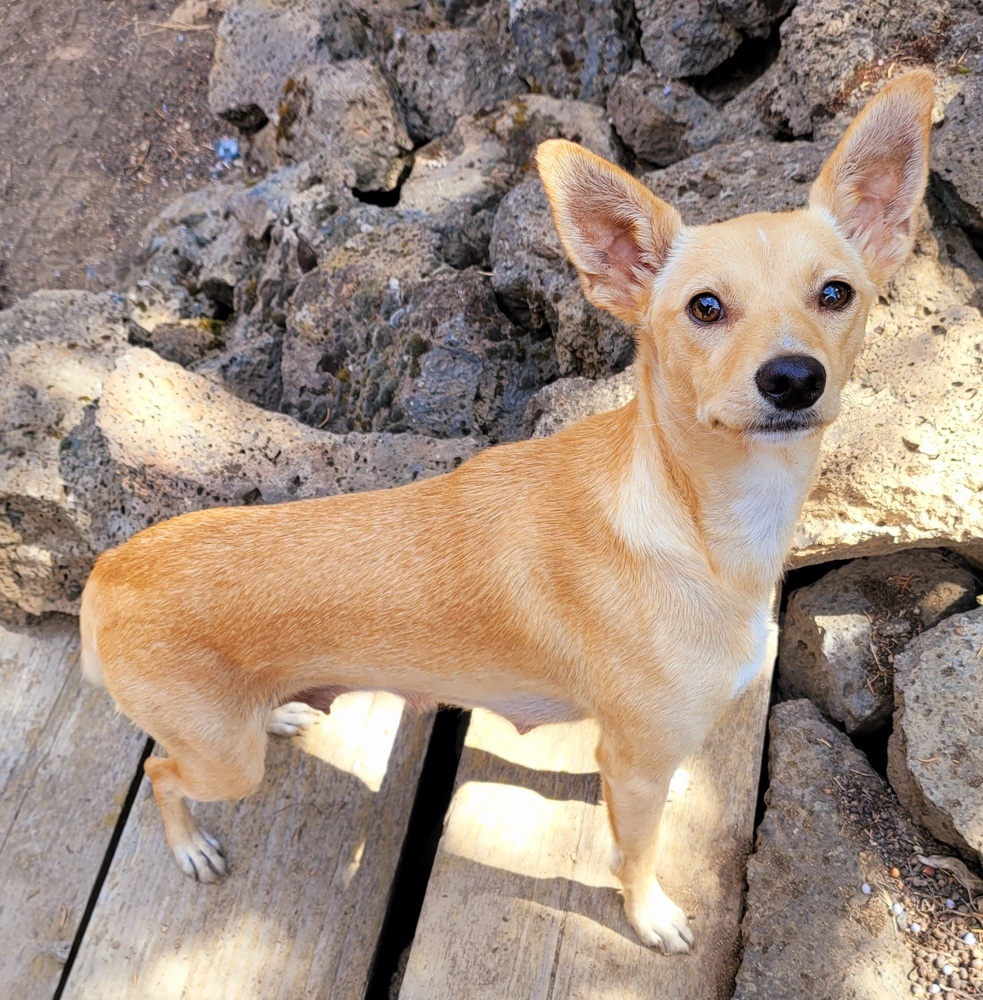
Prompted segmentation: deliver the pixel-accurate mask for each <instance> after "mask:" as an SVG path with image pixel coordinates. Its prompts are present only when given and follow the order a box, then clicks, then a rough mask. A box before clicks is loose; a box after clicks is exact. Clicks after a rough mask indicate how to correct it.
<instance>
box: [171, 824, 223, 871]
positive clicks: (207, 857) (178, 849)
mask: <svg viewBox="0 0 983 1000" xmlns="http://www.w3.org/2000/svg"><path fill="white" fill-rule="evenodd" d="M172 849H173V851H174V857H175V859H176V861H177V863H178V867H179V868H180V869H181V871H183V872H184V874H185V875H188V876H190V877H191V878H193V879H195V880H196V881H198V882H220V881H221V880H222V878H223V877H224V876H225V873H226V872H227V871H228V868H227V866H226V862H225V855H224V854H223V853H222V848H221V847H219V844H218V841H217V840H216V839H215V838H214V837H212V836H211V835H210V834H207V833H205V831H204V830H199V829H197V827H196V828H195V830H194V832H193V833H192V834H191V836H190V837H189V838H188V839H187V840H184V841H182V842H181V843H180V844H175V845H174V847H173V848H172Z"/></svg>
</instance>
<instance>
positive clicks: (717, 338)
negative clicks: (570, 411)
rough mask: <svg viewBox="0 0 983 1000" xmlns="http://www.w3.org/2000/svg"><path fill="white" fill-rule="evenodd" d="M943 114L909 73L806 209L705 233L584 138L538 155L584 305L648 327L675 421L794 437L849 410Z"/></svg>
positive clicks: (836, 159)
mask: <svg viewBox="0 0 983 1000" xmlns="http://www.w3.org/2000/svg"><path fill="white" fill-rule="evenodd" d="M931 107H932V76H931V74H930V73H929V72H927V71H924V70H921V71H916V72H913V73H909V74H907V75H905V76H903V77H901V78H899V79H898V80H896V81H894V82H893V83H890V84H888V85H887V86H886V87H885V88H884V89H883V90H882V91H881V92H880V94H879V95H878V96H877V97H876V98H874V100H872V101H871V102H870V103H869V104H868V105H867V107H866V108H864V110H863V112H862V113H861V114H860V115H859V116H858V117H857V119H856V120H855V121H854V122H853V124H852V125H851V126H850V128H849V129H848V130H847V133H846V135H845V136H844V137H843V139H842V140H841V142H840V143H839V145H838V146H837V147H836V149H835V150H834V152H833V154H832V156H831V157H830V158H829V160H828V161H827V162H826V164H825V166H824V167H823V170H822V172H821V173H820V175H819V177H818V178H817V180H816V181H815V183H814V184H813V186H812V190H811V194H810V198H809V205H808V207H807V208H804V209H800V210H798V211H794V212H783V213H775V214H757V215H746V216H741V217H739V218H736V219H732V220H730V221H727V222H721V223H716V224H714V225H708V226H695V227H687V226H685V225H684V224H683V222H682V220H681V219H680V217H679V214H678V213H677V212H676V210H675V209H674V208H672V207H671V206H670V205H668V204H666V203H665V202H664V201H661V200H660V199H659V198H657V197H655V196H654V195H653V194H652V193H651V192H649V191H648V190H647V189H646V188H645V187H643V186H642V185H641V184H640V183H639V182H638V181H636V180H634V179H633V178H632V177H630V176H629V175H628V174H626V173H625V172H624V171H622V170H620V169H618V168H617V167H615V166H613V165H612V164H610V163H608V162H607V161H605V160H602V159H601V158H600V157H597V156H594V155H593V154H592V153H589V152H587V151H586V150H584V149H582V148H581V147H579V146H576V145H574V144H573V143H570V142H566V141H564V140H550V141H549V142H545V143H543V144H542V145H541V146H540V147H539V151H538V153H537V160H538V164H539V170H540V174H541V176H542V179H543V183H544V185H545V187H546V193H547V195H548V197H549V200H550V204H551V206H552V209H553V217H554V220H555V223H556V228H557V231H558V232H559V235H560V239H561V241H562V243H563V245H564V248H565V249H566V251H567V254H568V256H569V257H570V260H571V261H572V263H573V264H574V266H575V267H576V268H577V271H578V272H579V274H580V279H581V283H582V285H583V287H584V291H585V292H586V294H587V297H588V298H589V299H590V300H591V301H592V302H593V303H594V304H595V305H597V306H599V307H601V308H603V309H607V310H608V311H609V312H611V313H613V314H614V315H615V316H617V317H618V318H619V319H622V320H624V321H625V322H627V323H629V324H631V326H633V327H634V328H635V330H636V331H637V336H638V342H639V361H640V364H641V366H642V372H641V374H642V378H643V379H648V380H652V381H655V382H658V384H659V386H660V389H659V392H660V395H661V396H662V397H665V398H666V401H667V402H668V403H669V406H668V410H667V411H664V412H663V416H664V417H666V416H669V417H671V418H672V419H676V420H679V421H686V422H695V423H696V424H699V425H701V426H703V427H706V428H708V429H711V430H715V431H720V432H723V433H733V434H736V435H738V436H740V437H741V438H743V439H744V440H752V441H784V442H787V441H789V440H794V439H795V438H798V437H801V436H804V435H808V434H812V433H815V432H816V431H818V430H820V429H822V428H823V427H825V426H826V425H827V424H828V423H829V422H830V421H831V420H832V419H833V418H834V417H835V416H836V414H837V413H838V411H839V406H840V392H841V390H842V388H843V385H844V383H845V382H846V380H847V378H848V377H849V375H850V372H851V369H852V367H853V363H854V359H855V358H856V356H857V353H858V351H859V350H860V345H861V343H862V341H863V335H864V327H865V324H866V320H867V313H868V310H869V309H870V306H871V303H872V302H873V300H874V296H875V294H876V292H877V290H878V288H879V287H881V286H882V285H883V284H884V283H885V282H886V281H887V280H888V279H889V278H890V277H891V275H892V274H893V273H894V272H895V271H896V270H897V268H898V267H899V265H900V264H901V263H902V261H903V260H904V259H905V257H906V256H907V255H908V253H909V252H910V250H911V245H912V241H913V238H914V233H913V229H914V226H913V216H914V213H915V211H916V209H917V207H918V204H919V203H920V201H921V199H922V196H923V194H924V190H925V183H926V179H927V175H928V145H929V131H930V124H931ZM653 391H654V390H653Z"/></svg>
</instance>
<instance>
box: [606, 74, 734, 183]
mask: <svg viewBox="0 0 983 1000" xmlns="http://www.w3.org/2000/svg"><path fill="white" fill-rule="evenodd" d="M608 113H609V114H610V115H611V119H612V121H613V123H614V127H615V129H616V130H617V132H618V135H619V136H621V138H622V140H623V141H624V143H625V145H627V146H628V147H630V148H631V149H632V151H633V152H634V153H635V156H636V157H637V158H638V159H640V160H644V161H646V162H648V163H651V164H654V165H655V166H660V167H661V166H666V165H667V164H670V163H675V162H676V161H677V160H682V159H684V158H685V157H687V156H692V155H693V153H696V152H698V151H699V150H701V149H705V148H706V147H707V146H712V145H713V143H714V142H715V141H716V140H717V139H718V138H719V137H720V134H721V130H722V126H721V122H720V118H719V116H718V115H717V109H716V108H715V107H714V106H713V105H712V104H711V103H710V102H709V101H706V100H704V99H703V98H702V97H700V95H699V94H698V93H697V92H696V91H695V90H694V89H693V88H692V87H691V86H689V84H687V83H684V82H683V81H681V80H674V81H672V82H668V83H667V82H666V81H665V80H662V79H660V78H659V77H658V75H657V74H656V73H655V72H653V71H652V70H651V69H650V68H649V67H648V66H646V65H645V64H644V63H635V65H634V66H633V67H632V69H631V72H629V73H626V74H625V75H624V76H622V77H620V78H619V79H618V81H617V82H616V83H615V84H614V86H613V87H612V88H611V93H610V94H609V95H608Z"/></svg>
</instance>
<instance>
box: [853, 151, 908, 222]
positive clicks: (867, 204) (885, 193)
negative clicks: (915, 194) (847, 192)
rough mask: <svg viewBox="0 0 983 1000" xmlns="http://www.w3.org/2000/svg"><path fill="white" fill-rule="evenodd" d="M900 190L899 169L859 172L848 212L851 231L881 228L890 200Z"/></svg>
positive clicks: (888, 219) (885, 218) (887, 212)
mask: <svg viewBox="0 0 983 1000" xmlns="http://www.w3.org/2000/svg"><path fill="white" fill-rule="evenodd" d="M900 190H901V177H900V175H899V171H898V170H897V169H895V168H894V167H893V165H892V166H891V167H888V168H887V169H883V170H881V171H879V172H878V173H876V174H874V173H871V172H868V173H865V174H861V175H860V176H859V177H858V178H857V180H856V183H855V195H854V197H855V198H856V204H855V205H854V207H853V209H852V211H851V212H850V216H849V218H850V230H851V233H854V234H855V233H858V232H861V231H874V230H876V229H879V228H882V227H883V225H884V223H885V222H892V221H895V220H892V219H891V218H890V206H891V202H892V201H894V199H895V198H896V197H897V196H898V192H899V191H900Z"/></svg>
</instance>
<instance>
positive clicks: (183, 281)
mask: <svg viewBox="0 0 983 1000" xmlns="http://www.w3.org/2000/svg"><path fill="white" fill-rule="evenodd" d="M245 190H246V189H245V186H244V185H230V184H214V185H212V186H211V187H208V188H205V189H203V190H202V191H195V192H193V193H191V194H187V195H184V196H183V197H181V198H179V199H178V200H177V201H175V202H172V203H171V204H170V205H169V206H168V207H167V208H166V209H165V210H164V211H163V212H161V213H160V215H158V216H157V217H156V218H155V219H154V220H153V222H152V223H151V224H150V225H149V226H148V227H147V230H146V233H145V235H144V246H143V250H142V251H141V254H140V257H139V258H138V260H137V262H136V264H135V266H134V268H133V269H132V270H131V272H130V275H129V279H128V284H129V286H130V288H129V292H128V298H129V300H130V302H131V304H132V305H133V307H134V316H135V318H136V319H137V321H138V322H139V323H140V324H141V326H143V327H144V328H145V329H146V330H148V331H152V330H153V329H154V327H155V326H157V325H158V324H159V323H162V322H176V321H179V320H189V319H200V318H207V319H224V318H226V317H227V316H228V314H229V312H230V310H231V308H232V305H233V291H234V288H235V285H236V284H237V283H238V282H239V281H240V280H242V279H243V278H244V277H245V276H246V275H248V274H249V272H250V271H251V270H252V269H253V268H255V267H257V266H258V264H259V263H260V261H261V260H262V258H263V256H264V255H265V253H266V246H265V243H264V242H263V240H262V238H260V239H253V238H252V237H250V235H249V233H250V229H249V228H247V226H244V225H243V224H242V223H241V222H240V220H239V219H238V218H237V217H236V215H234V214H233V212H232V206H233V205H237V204H239V203H240V201H241V200H242V199H243V196H244V193H245ZM258 206H259V202H258V201H253V202H252V203H251V204H250V206H249V209H250V211H252V212H255V211H258V210H259V209H258ZM253 225H255V223H253Z"/></svg>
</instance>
